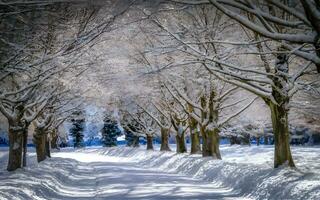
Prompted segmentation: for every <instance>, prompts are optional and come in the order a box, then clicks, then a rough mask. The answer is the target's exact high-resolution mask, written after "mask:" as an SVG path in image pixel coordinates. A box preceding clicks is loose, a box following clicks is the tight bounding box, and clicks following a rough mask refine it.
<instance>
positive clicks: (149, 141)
mask: <svg viewBox="0 0 320 200" xmlns="http://www.w3.org/2000/svg"><path fill="white" fill-rule="evenodd" d="M147 150H153V136H152V135H147Z"/></svg>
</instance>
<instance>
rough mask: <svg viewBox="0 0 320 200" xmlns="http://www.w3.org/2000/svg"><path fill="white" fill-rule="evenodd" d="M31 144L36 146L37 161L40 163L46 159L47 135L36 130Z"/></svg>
mask: <svg viewBox="0 0 320 200" xmlns="http://www.w3.org/2000/svg"><path fill="white" fill-rule="evenodd" d="M33 142H34V144H35V146H36V153H37V161H38V162H41V161H43V160H45V159H46V158H47V142H48V141H47V135H46V134H45V132H44V130H42V129H36V131H35V134H34V136H33Z"/></svg>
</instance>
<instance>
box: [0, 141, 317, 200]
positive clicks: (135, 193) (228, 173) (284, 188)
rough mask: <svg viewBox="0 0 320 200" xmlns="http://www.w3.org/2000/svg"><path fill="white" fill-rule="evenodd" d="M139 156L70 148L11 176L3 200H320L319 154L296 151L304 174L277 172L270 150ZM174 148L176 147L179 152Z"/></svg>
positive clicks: (0, 192) (0, 172)
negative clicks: (214, 155)
mask: <svg viewBox="0 0 320 200" xmlns="http://www.w3.org/2000/svg"><path fill="white" fill-rule="evenodd" d="M144 148H145V147H144V146H142V147H140V148H139V149H133V148H127V147H116V148H86V149H80V150H76V151H74V150H73V149H63V150H61V151H60V152H55V153H53V158H51V159H48V160H46V161H45V162H42V163H40V164H37V163H36V161H35V153H34V150H33V149H30V153H29V163H28V167H26V168H24V169H19V170H17V171H16V172H7V171H5V167H6V161H7V160H6V159H7V152H6V151H7V150H6V149H5V148H0V199H1V200H2V199H10V200H11V199H123V200H124V199H320V159H319V156H320V148H319V147H293V156H294V159H295V161H296V165H297V168H298V169H297V170H292V169H273V168H272V165H273V162H272V155H273V148H272V147H271V146H259V147H256V146H251V147H244V146H229V145H223V146H222V147H221V153H222V156H223V160H222V161H220V160H212V159H211V158H202V157H201V156H200V155H192V156H191V155H189V154H176V153H174V152H166V153H163V152H159V151H146V150H144ZM172 149H174V147H173V148H172Z"/></svg>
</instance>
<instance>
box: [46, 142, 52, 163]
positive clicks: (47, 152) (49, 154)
mask: <svg viewBox="0 0 320 200" xmlns="http://www.w3.org/2000/svg"><path fill="white" fill-rule="evenodd" d="M46 156H47V157H48V158H51V143H50V140H48V137H46Z"/></svg>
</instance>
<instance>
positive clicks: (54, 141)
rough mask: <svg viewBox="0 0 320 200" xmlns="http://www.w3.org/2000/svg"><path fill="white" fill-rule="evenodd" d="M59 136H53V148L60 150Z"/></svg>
mask: <svg viewBox="0 0 320 200" xmlns="http://www.w3.org/2000/svg"><path fill="white" fill-rule="evenodd" d="M57 142H58V135H57V134H56V133H54V134H52V139H51V148H52V149H58V144H57Z"/></svg>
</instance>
